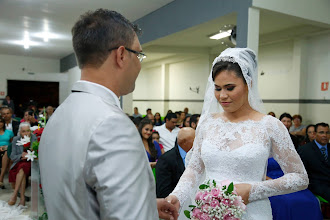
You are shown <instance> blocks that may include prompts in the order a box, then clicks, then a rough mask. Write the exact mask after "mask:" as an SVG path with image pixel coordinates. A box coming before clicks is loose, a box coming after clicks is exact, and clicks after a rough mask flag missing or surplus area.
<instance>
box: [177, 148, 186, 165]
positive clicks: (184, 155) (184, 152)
mask: <svg viewBox="0 0 330 220" xmlns="http://www.w3.org/2000/svg"><path fill="white" fill-rule="evenodd" d="M178 148H179V153H180V155H181V157H182V159H183V161H184V160H185V158H186V155H187V152H186V151H184V150H183V149H182V148H181V147H180V146H179V145H178Z"/></svg>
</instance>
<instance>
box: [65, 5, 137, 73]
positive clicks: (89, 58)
mask: <svg viewBox="0 0 330 220" xmlns="http://www.w3.org/2000/svg"><path fill="white" fill-rule="evenodd" d="M71 32H72V44H73V49H74V52H75V54H76V58H77V62H78V65H79V68H83V67H85V66H86V65H90V66H94V67H99V66H101V65H102V64H103V63H104V61H105V60H106V59H107V57H108V55H109V49H114V48H116V47H119V46H125V47H130V46H131V45H132V44H133V42H134V37H135V33H139V32H140V30H139V28H138V27H137V25H134V24H132V23H131V22H130V21H129V20H127V19H126V18H125V17H124V16H122V15H121V14H119V13H118V12H115V11H110V10H107V9H98V10H96V11H88V12H86V13H85V14H83V15H81V16H80V19H79V20H78V21H77V22H76V23H75V25H74V26H73V28H72V30H71Z"/></svg>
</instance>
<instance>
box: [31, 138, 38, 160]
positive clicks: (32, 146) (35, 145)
mask: <svg viewBox="0 0 330 220" xmlns="http://www.w3.org/2000/svg"><path fill="white" fill-rule="evenodd" d="M31 148H32V150H33V151H34V155H36V156H37V157H38V149H39V142H38V141H34V142H33V143H32V145H31Z"/></svg>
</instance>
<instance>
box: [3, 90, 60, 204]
mask: <svg viewBox="0 0 330 220" xmlns="http://www.w3.org/2000/svg"><path fill="white" fill-rule="evenodd" d="M13 106H14V103H13V101H12V100H10V98H9V96H7V97H6V100H4V101H3V102H2V106H1V107H0V159H1V163H0V164H1V174H0V189H5V182H7V181H8V182H9V183H10V184H11V187H12V189H13V193H12V195H11V197H10V199H9V201H8V205H11V206H12V205H15V204H16V201H17V197H20V201H19V205H22V206H25V202H26V201H29V200H30V197H28V196H25V189H26V187H27V186H28V183H29V182H28V177H29V176H30V175H31V161H27V158H26V157H25V156H26V155H27V149H26V148H24V147H23V146H22V145H20V144H18V142H19V141H20V140H21V139H22V138H24V136H28V137H30V143H33V142H34V141H35V140H37V138H36V136H35V135H34V134H32V131H31V127H33V126H38V124H39V122H38V121H39V120H38V119H39V118H38V116H39V113H43V110H40V112H38V111H37V108H36V107H35V106H34V107H33V108H29V109H27V110H26V111H25V112H24V116H23V118H18V117H14V116H15V112H14V110H13V109H12V107H13ZM53 113H54V108H53V107H52V106H48V107H47V108H46V120H48V119H49V118H50V117H51V116H52V114H53ZM6 173H8V180H6V181H5V174H6Z"/></svg>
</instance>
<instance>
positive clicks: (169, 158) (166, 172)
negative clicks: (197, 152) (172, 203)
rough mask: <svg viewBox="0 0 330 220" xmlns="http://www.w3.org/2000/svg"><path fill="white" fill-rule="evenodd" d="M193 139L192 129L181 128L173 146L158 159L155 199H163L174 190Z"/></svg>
mask: <svg viewBox="0 0 330 220" xmlns="http://www.w3.org/2000/svg"><path fill="white" fill-rule="evenodd" d="M194 139H195V130H194V129H192V128H182V129H181V130H180V131H179V133H178V137H177V141H176V142H175V146H174V147H173V148H172V149H171V150H169V151H167V152H166V153H165V154H164V155H162V156H161V157H160V158H159V160H158V162H157V165H156V194H157V198H165V197H167V196H168V195H169V194H170V193H171V192H172V191H173V190H174V188H175V186H176V184H177V183H178V181H179V179H180V177H181V175H182V173H183V172H184V170H185V157H186V154H187V152H188V151H189V150H190V149H191V147H192V146H193V143H194Z"/></svg>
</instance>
